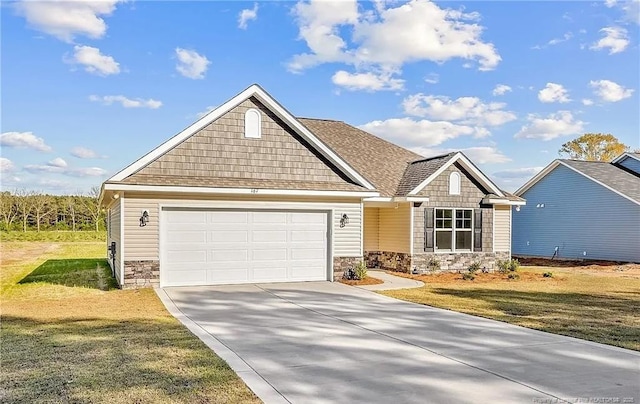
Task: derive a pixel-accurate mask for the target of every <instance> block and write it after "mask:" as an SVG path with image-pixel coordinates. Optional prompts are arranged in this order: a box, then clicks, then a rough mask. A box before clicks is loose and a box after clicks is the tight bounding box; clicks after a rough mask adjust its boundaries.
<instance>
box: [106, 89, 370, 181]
mask: <svg viewBox="0 0 640 404" xmlns="http://www.w3.org/2000/svg"><path fill="white" fill-rule="evenodd" d="M250 97H255V98H257V99H258V100H259V101H260V102H261V103H262V104H263V105H264V106H265V107H267V108H268V109H269V110H270V111H271V112H273V113H274V114H275V115H276V116H278V117H279V118H280V119H282V120H283V121H284V122H285V123H286V124H287V125H289V126H290V127H291V128H292V129H293V130H294V131H295V132H296V133H298V134H299V135H300V136H302V137H303V138H304V139H305V140H306V141H308V142H309V143H310V144H311V146H313V147H314V148H315V149H316V150H317V151H318V152H319V153H320V154H322V155H323V156H324V157H325V158H327V159H328V160H329V161H331V162H332V163H333V164H335V165H336V166H337V167H338V168H339V169H340V170H341V171H342V172H343V173H344V174H345V175H346V176H347V177H349V178H351V179H352V180H353V181H355V182H356V183H358V184H360V185H362V186H363V187H365V188H367V189H375V187H374V186H373V184H371V183H370V182H369V181H367V180H366V179H365V178H364V177H363V176H362V175H360V173H358V172H357V171H356V170H354V169H353V168H352V167H351V166H350V165H349V164H348V163H347V162H346V161H344V160H343V159H342V158H340V156H338V155H337V154H336V153H335V152H334V151H333V150H331V149H330V148H329V147H328V146H327V145H326V144H324V143H323V142H322V141H320V139H318V138H317V137H316V136H315V135H314V134H312V133H311V132H310V131H309V130H308V129H307V128H306V127H305V126H304V125H302V124H301V123H300V122H298V120H297V119H296V118H295V117H294V116H293V115H291V114H290V113H289V111H287V110H286V109H285V108H284V107H282V106H281V105H280V104H279V103H278V102H277V101H276V100H275V99H274V98H273V97H271V96H270V95H269V94H267V92H266V91H264V90H263V89H262V88H261V87H260V86H258V85H257V84H253V85H251V86H250V87H249V88H247V89H246V90H244V91H243V92H241V93H240V94H238V95H236V96H235V97H233V98H232V99H230V100H229V101H227V102H225V103H224V104H222V105H221V106H219V107H218V108H216V109H214V110H213V111H211V112H209V113H208V114H206V115H205V116H203V117H202V118H200V119H199V120H197V121H196V122H195V123H193V124H192V125H191V126H189V127H187V128H186V129H184V130H183V131H182V132H180V133H178V134H177V135H175V136H173V137H172V138H170V139H169V140H167V141H166V142H164V143H162V144H161V145H160V146H158V147H156V148H155V149H153V150H152V151H150V152H149V153H147V154H145V155H144V156H142V157H141V158H139V159H138V160H136V161H135V162H134V163H132V164H130V165H129V166H127V167H126V168H124V169H123V170H121V171H120V172H118V173H117V174H115V175H114V176H113V177H111V178H110V179H109V180H107V181H122V180H124V179H125V178H127V177H128V176H130V175H132V174H134V173H135V172H137V171H138V170H140V169H142V168H143V167H145V166H146V165H147V164H149V163H151V162H152V161H154V160H155V159H157V158H158V157H160V156H162V155H163V154H164V153H166V152H167V151H169V150H171V149H172V148H174V147H176V146H177V145H178V144H180V143H182V142H183V141H184V140H186V139H187V138H189V137H190V136H192V135H194V134H195V133H197V132H198V131H199V130H200V129H202V128H204V127H205V126H207V125H209V124H210V123H211V122H213V121H215V120H216V119H218V118H220V117H221V116H222V115H224V114H226V113H227V112H229V111H230V110H231V109H233V108H235V107H236V106H238V105H239V104H240V103H242V102H243V101H245V100H246V99H248V98H250Z"/></svg>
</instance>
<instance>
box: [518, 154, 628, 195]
mask: <svg viewBox="0 0 640 404" xmlns="http://www.w3.org/2000/svg"><path fill="white" fill-rule="evenodd" d="M559 165H562V166H564V167H567V168H569V169H570V170H573V171H574V172H576V173H578V174H581V175H583V176H584V177H586V178H588V179H590V180H591V181H593V182H595V183H597V184H600V185H602V186H603V187H605V188H607V189H609V190H610V191H612V192H614V193H616V194H618V195H620V196H622V197H624V198H626V199H628V200H630V201H632V202H634V203H636V204H638V205H640V178H639V177H636V176H635V175H633V174H631V173H629V172H627V171H625V170H623V169H621V168H619V167H618V166H616V165H615V164H612V163H607V162H603V161H582V160H563V159H557V160H554V161H552V162H551V164H549V165H548V166H547V167H545V168H544V169H543V170H542V171H540V172H539V173H538V174H537V175H535V176H534V177H533V178H532V179H530V180H529V181H527V182H526V183H525V184H524V185H523V186H522V187H520V188H519V189H518V190H517V191H516V192H515V194H516V195H517V196H521V195H522V194H524V193H525V192H526V191H527V190H528V189H529V188H531V187H532V186H534V185H535V184H536V183H537V182H538V181H540V180H541V179H542V178H544V177H545V176H546V175H547V174H549V173H550V172H551V171H553V170H554V169H555V168H556V167H558V166H559Z"/></svg>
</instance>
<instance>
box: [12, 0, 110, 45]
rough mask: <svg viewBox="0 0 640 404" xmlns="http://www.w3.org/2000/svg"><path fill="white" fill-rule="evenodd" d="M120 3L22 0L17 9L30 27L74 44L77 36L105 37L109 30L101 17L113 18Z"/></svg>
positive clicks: (105, 1) (108, 0)
mask: <svg viewBox="0 0 640 404" xmlns="http://www.w3.org/2000/svg"><path fill="white" fill-rule="evenodd" d="M120 1H121V0H99V1H63V0H48V1H19V2H17V3H15V7H16V10H17V11H18V13H19V14H20V15H22V16H24V17H25V18H26V20H27V22H28V24H29V25H30V26H31V27H33V28H35V29H37V30H38V31H42V32H44V33H47V34H49V35H52V36H54V37H56V38H58V39H60V40H63V41H66V42H72V41H73V38H74V37H75V36H77V35H84V36H87V37H89V38H94V39H98V38H102V37H103V36H104V34H105V33H106V31H107V24H106V23H105V22H104V20H103V19H102V17H103V16H109V15H111V14H112V13H113V11H114V10H115V9H116V4H117V3H119V2H120Z"/></svg>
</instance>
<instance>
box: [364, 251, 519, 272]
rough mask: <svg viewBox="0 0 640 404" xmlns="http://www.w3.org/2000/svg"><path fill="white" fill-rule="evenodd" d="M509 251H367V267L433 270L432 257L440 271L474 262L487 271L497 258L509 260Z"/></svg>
mask: <svg viewBox="0 0 640 404" xmlns="http://www.w3.org/2000/svg"><path fill="white" fill-rule="evenodd" d="M510 258H511V256H510V255H509V252H507V251H504V252H467V253H453V254H447V253H420V254H413V255H411V254H406V253H396V252H389V251H365V254H364V260H365V263H366V264H367V268H380V269H386V270H391V271H397V272H411V271H413V269H416V270H417V271H418V272H422V273H424V272H433V270H432V269H431V267H430V265H429V263H430V261H431V260H432V259H435V260H437V261H438V262H439V263H440V272H448V271H460V270H465V269H467V268H468V267H469V266H470V265H471V264H473V263H474V262H478V263H480V267H481V268H483V269H486V270H487V271H493V270H495V269H496V261H497V260H508V259H510Z"/></svg>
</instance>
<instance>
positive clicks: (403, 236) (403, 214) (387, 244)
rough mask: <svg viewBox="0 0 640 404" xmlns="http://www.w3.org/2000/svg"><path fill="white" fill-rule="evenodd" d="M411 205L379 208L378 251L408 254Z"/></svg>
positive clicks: (402, 204) (404, 204) (409, 249)
mask: <svg viewBox="0 0 640 404" xmlns="http://www.w3.org/2000/svg"><path fill="white" fill-rule="evenodd" d="M410 209H411V204H409V203H399V204H398V207H397V208H380V210H379V229H380V231H379V242H378V247H379V250H380V251H389V252H399V253H410V252H411V247H410V239H411V234H410V233H411V212H410Z"/></svg>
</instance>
